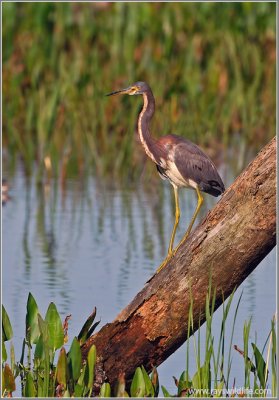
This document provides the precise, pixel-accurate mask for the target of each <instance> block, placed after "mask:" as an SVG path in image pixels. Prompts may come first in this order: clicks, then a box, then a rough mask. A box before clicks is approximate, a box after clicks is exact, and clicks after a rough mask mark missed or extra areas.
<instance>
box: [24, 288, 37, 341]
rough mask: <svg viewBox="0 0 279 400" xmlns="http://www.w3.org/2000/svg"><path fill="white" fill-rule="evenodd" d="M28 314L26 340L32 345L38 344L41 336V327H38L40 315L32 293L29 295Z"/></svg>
mask: <svg viewBox="0 0 279 400" xmlns="http://www.w3.org/2000/svg"><path fill="white" fill-rule="evenodd" d="M26 308H27V313H26V334H25V336H26V340H27V341H28V342H29V343H30V344H32V343H37V341H38V339H39V336H40V330H39V325H38V314H39V309H38V306H37V303H36V300H35V299H34V297H33V296H32V294H31V293H29V295H28V300H27V306H26Z"/></svg>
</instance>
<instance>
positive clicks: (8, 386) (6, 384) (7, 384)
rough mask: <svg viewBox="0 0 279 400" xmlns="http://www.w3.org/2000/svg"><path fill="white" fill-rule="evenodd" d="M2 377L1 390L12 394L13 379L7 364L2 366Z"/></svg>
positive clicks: (13, 388)
mask: <svg viewBox="0 0 279 400" xmlns="http://www.w3.org/2000/svg"><path fill="white" fill-rule="evenodd" d="M3 377H4V380H3V382H2V384H3V390H6V391H7V392H8V393H12V392H14V391H15V390H16V385H15V378H14V375H13V372H12V370H11V368H10V367H9V365H8V364H5V366H4V370H3Z"/></svg>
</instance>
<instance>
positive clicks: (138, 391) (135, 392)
mask: <svg viewBox="0 0 279 400" xmlns="http://www.w3.org/2000/svg"><path fill="white" fill-rule="evenodd" d="M144 394H145V382H144V377H143V373H142V370H141V368H140V367H137V369H136V371H135V374H134V377H133V380H132V384H131V397H143V396H144Z"/></svg>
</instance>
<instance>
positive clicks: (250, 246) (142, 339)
mask: <svg viewBox="0 0 279 400" xmlns="http://www.w3.org/2000/svg"><path fill="white" fill-rule="evenodd" d="M275 244H276V139H275V138H274V139H273V140H272V141H271V142H270V143H269V144H268V145H267V146H266V147H265V148H264V149H263V150H262V151H261V152H260V153H259V154H258V156H257V157H256V158H255V159H254V161H252V162H251V163H250V164H249V165H248V167H247V168H246V169H245V170H244V171H243V173H242V174H241V175H240V176H239V177H238V178H237V179H236V180H235V182H234V183H233V184H232V185H231V186H230V187H229V188H228V189H227V191H226V192H225V193H224V195H223V197H222V198H221V200H220V201H219V202H218V203H217V204H216V206H215V207H214V208H213V209H212V210H211V211H210V212H209V213H208V215H207V216H206V218H205V219H204V220H203V221H202V223H200V224H199V226H198V227H197V228H196V229H195V230H194V231H193V232H192V234H191V235H190V237H189V239H188V240H187V241H186V242H185V243H183V244H182V245H181V247H180V248H179V250H178V251H177V253H176V255H175V256H174V257H173V259H172V260H170V261H169V263H168V264H167V266H166V267H165V268H163V269H162V270H161V271H160V272H159V273H158V274H155V275H154V276H153V277H152V278H151V279H150V280H149V281H148V282H147V283H146V285H145V287H144V288H143V289H142V290H141V292H140V293H138V294H137V296H136V297H135V298H134V300H133V301H132V302H131V303H130V304H129V305H128V306H127V307H126V308H125V309H124V310H123V311H122V312H121V313H120V314H119V315H118V316H117V317H116V319H115V320H114V321H113V322H112V323H109V324H107V325H105V326H104V327H103V328H102V329H101V330H100V331H99V332H98V333H96V334H95V335H94V336H92V337H91V338H89V339H88V340H87V342H86V343H85V344H84V346H83V348H82V351H83V356H86V354H87V352H88V350H89V348H90V347H91V345H92V344H93V343H94V344H95V345H96V347H97V353H98V365H97V371H96V372H97V374H96V376H97V380H99V382H98V383H99V384H100V383H102V381H103V380H107V381H108V382H110V383H111V384H112V385H114V384H115V383H116V381H117V379H118V375H119V374H120V372H124V373H125V375H126V378H127V379H129V378H131V376H132V374H133V373H134V371H135V369H136V367H137V366H140V365H144V367H145V368H146V370H147V371H150V370H151V368H152V366H153V365H154V366H158V365H159V364H161V363H162V362H163V361H164V360H165V359H166V358H168V356H169V355H170V354H172V353H173V352H174V351H175V350H176V349H177V348H178V347H179V346H181V345H182V344H183V342H185V340H186V336H187V316H188V310H189V306H190V298H191V296H192V299H193V302H194V304H193V315H194V330H195V329H196V328H197V327H198V319H199V318H201V323H202V322H203V321H204V320H205V315H204V309H205V298H206V293H207V290H208V282H209V276H210V275H211V281H212V286H213V287H215V288H216V308H217V307H218V306H219V305H220V304H221V303H222V301H223V299H224V298H227V297H228V296H229V295H230V294H231V293H232V291H233V290H234V289H235V288H237V287H238V286H239V285H240V284H241V283H242V282H243V281H244V280H245V278H246V277H247V276H248V275H249V274H250V273H251V272H252V271H253V270H254V268H255V267H256V266H257V265H258V264H259V263H260V261H261V260H262V259H263V258H264V257H265V256H266V255H267V254H268V253H269V252H270V250H271V249H272V248H273V247H274V246H275ZM190 293H191V294H190Z"/></svg>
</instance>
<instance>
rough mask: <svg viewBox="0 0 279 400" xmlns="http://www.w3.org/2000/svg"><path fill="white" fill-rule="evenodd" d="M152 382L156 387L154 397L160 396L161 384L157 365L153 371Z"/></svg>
mask: <svg viewBox="0 0 279 400" xmlns="http://www.w3.org/2000/svg"><path fill="white" fill-rule="evenodd" d="M151 382H152V385H153V387H154V392H155V393H154V397H158V394H159V390H160V386H159V377H158V372H157V369H156V368H155V367H153V369H152V373H151Z"/></svg>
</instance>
